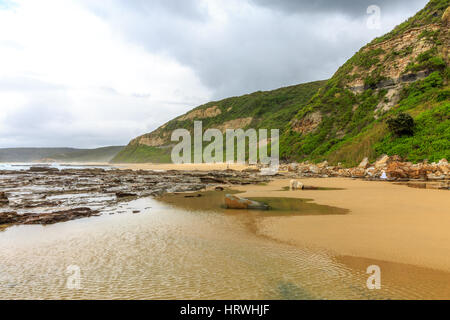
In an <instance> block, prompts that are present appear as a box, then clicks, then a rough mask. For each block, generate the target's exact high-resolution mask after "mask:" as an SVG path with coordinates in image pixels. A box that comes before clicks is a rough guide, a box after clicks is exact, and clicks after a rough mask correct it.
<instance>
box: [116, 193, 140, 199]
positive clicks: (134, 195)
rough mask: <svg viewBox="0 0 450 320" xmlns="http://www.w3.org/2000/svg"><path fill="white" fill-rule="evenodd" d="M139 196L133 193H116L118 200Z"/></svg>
mask: <svg viewBox="0 0 450 320" xmlns="http://www.w3.org/2000/svg"><path fill="white" fill-rule="evenodd" d="M136 196H137V194H136V193H131V192H116V197H117V198H130V197H136Z"/></svg>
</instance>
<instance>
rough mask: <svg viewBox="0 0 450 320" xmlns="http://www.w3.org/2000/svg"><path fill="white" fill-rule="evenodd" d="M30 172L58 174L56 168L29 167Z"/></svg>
mask: <svg viewBox="0 0 450 320" xmlns="http://www.w3.org/2000/svg"><path fill="white" fill-rule="evenodd" d="M29 171H30V172H59V169H58V168H50V167H30V170H29Z"/></svg>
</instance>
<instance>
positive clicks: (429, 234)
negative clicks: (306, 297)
mask: <svg viewBox="0 0 450 320" xmlns="http://www.w3.org/2000/svg"><path fill="white" fill-rule="evenodd" d="M300 181H302V182H303V183H305V184H306V185H314V186H318V187H331V188H344V190H305V191H300V190H299V191H280V190H282V188H283V187H285V186H287V185H289V180H286V179H280V180H275V181H272V182H270V183H269V184H267V185H264V186H239V187H237V188H236V189H237V190H240V191H244V192H245V193H243V194H241V195H242V196H243V197H250V198H251V197H290V198H292V197H295V198H304V199H312V200H313V201H314V202H315V203H317V204H321V205H329V206H334V207H339V208H345V209H349V210H350V213H349V214H346V215H327V216H320V215H319V216H291V217H286V216H283V217H273V216H271V217H266V218H262V219H259V222H258V226H257V227H258V232H260V233H261V234H262V235H265V236H268V237H270V238H273V239H276V240H279V241H283V242H287V243H290V244H294V245H297V246H301V247H306V248H311V249H313V248H320V249H326V250H330V251H331V252H333V253H334V254H336V255H341V256H350V257H364V258H368V259H377V260H382V261H387V262H396V263H403V264H408V265H415V266H420V267H425V268H433V269H437V270H443V271H447V272H448V271H450V255H449V252H450V231H449V230H450V197H449V193H448V191H445V190H429V189H415V188H409V187H407V186H402V185H395V184H393V183H388V182H376V181H363V180H352V179H345V178H327V179H316V178H310V179H300Z"/></svg>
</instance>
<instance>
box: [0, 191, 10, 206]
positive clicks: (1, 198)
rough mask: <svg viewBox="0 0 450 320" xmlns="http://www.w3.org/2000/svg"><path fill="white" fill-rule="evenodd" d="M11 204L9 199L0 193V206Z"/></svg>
mask: <svg viewBox="0 0 450 320" xmlns="http://www.w3.org/2000/svg"><path fill="white" fill-rule="evenodd" d="M7 204H9V200H8V197H7V196H6V194H5V193H4V192H0V206H5V205H7Z"/></svg>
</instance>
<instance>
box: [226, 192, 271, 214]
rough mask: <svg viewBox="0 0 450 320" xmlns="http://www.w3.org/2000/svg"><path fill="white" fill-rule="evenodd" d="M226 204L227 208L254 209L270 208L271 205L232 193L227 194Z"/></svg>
mask: <svg viewBox="0 0 450 320" xmlns="http://www.w3.org/2000/svg"><path fill="white" fill-rule="evenodd" d="M225 206H226V208H227V209H253V210H268V209H269V206H268V205H267V204H265V203H262V202H258V201H253V200H250V199H245V198H241V197H237V196H234V195H232V194H227V195H225Z"/></svg>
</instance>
